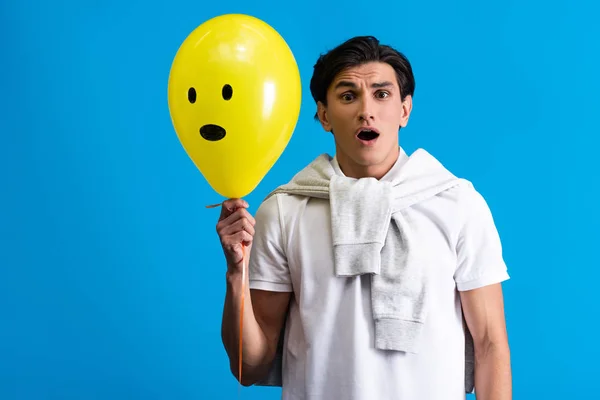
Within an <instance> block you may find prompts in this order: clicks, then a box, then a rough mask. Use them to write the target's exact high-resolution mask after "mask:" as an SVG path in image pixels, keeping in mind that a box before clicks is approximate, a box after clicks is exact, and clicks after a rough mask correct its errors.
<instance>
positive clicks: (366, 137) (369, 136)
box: [357, 129, 379, 142]
mask: <svg viewBox="0 0 600 400" xmlns="http://www.w3.org/2000/svg"><path fill="white" fill-rule="evenodd" d="M357 136H358V138H359V139H360V140H362V141H365V142H370V141H372V140H375V139H377V138H378V137H379V133H377V132H375V131H372V130H370V129H363V130H362V131H360V132H359V133H358V135H357Z"/></svg>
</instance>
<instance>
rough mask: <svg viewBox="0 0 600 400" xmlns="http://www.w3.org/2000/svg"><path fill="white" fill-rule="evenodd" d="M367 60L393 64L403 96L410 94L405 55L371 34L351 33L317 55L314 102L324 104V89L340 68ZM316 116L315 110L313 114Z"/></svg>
mask: <svg viewBox="0 0 600 400" xmlns="http://www.w3.org/2000/svg"><path fill="white" fill-rule="evenodd" d="M369 62H385V63H388V64H389V65H391V66H392V68H394V70H395V71H396V77H397V79H398V86H400V96H401V98H402V100H404V99H405V98H406V96H408V95H410V96H413V94H414V91H415V77H414V75H413V71H412V67H411V65H410V62H409V61H408V59H407V58H406V56H405V55H404V54H402V53H400V52H399V51H398V50H396V49H394V48H392V47H391V46H388V45H383V44H380V42H379V40H378V39H377V38H375V37H373V36H356V37H353V38H351V39H349V40H347V41H345V42H344V43H342V44H340V45H339V46H337V47H335V48H334V49H332V50H330V51H328V52H327V53H325V54H322V55H320V56H319V59H318V60H317V63H316V64H315V65H314V70H313V76H312V78H311V80H310V92H311V94H312V97H313V99H314V100H315V103H318V102H321V103H323V104H324V105H327V90H328V89H329V86H330V85H331V83H332V82H333V80H334V79H335V77H336V76H337V75H338V74H339V73H340V72H342V71H344V70H346V69H348V68H352V67H355V66H359V65H362V64H366V63H369ZM315 119H318V114H315Z"/></svg>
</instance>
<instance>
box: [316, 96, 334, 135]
mask: <svg viewBox="0 0 600 400" xmlns="http://www.w3.org/2000/svg"><path fill="white" fill-rule="evenodd" d="M317 116H318V117H319V122H321V126H322V127H323V129H325V130H326V131H327V132H331V124H330V123H329V119H328V117H327V106H326V105H325V104H323V103H322V102H320V101H319V102H317Z"/></svg>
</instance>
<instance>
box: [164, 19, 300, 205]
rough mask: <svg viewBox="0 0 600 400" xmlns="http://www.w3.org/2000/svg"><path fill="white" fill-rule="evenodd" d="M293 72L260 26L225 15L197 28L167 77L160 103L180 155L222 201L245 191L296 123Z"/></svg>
mask: <svg viewBox="0 0 600 400" xmlns="http://www.w3.org/2000/svg"><path fill="white" fill-rule="evenodd" d="M301 95H302V93H301V80H300V72H299V70H298V66H297V64H296V60H295V58H294V56H293V54H292V51H291V50H290V48H289V47H288V45H287V43H286V42H285V41H284V39H283V38H282V37H281V36H280V35H279V34H278V33H277V32H276V31H275V30H274V29H273V28H272V27H271V26H269V25H268V24H266V23H265V22H263V21H261V20H259V19H257V18H255V17H251V16H248V15H243V14H227V15H222V16H218V17H215V18H212V19H210V20H208V21H206V22H204V23H203V24H202V25H200V26H198V27H197V28H196V29H195V30H194V31H193V32H192V33H190V35H189V36H188V37H187V38H186V39H185V40H184V42H183V43H182V44H181V46H180V48H179V50H178V51H177V54H176V55H175V58H174V60H173V64H172V66H171V71H170V74H169V85H168V103H169V111H170V114H171V119H172V122H173V126H174V128H175V131H176V133H177V136H178V138H179V140H180V142H181V144H182V145H183V147H184V149H185V151H186V152H187V154H188V155H189V157H190V158H191V159H192V161H193V162H194V164H195V165H196V167H197V168H198V169H199V170H200V172H201V173H202V175H203V176H204V177H205V179H206V180H207V181H208V183H209V184H210V186H211V187H212V188H213V189H214V190H215V191H216V192H217V193H219V194H220V195H222V196H224V197H226V198H241V197H244V196H246V195H248V194H249V193H251V192H252V191H253V190H254V189H255V188H256V186H257V185H258V184H259V183H260V181H261V180H262V179H263V178H264V176H265V175H266V174H267V173H268V171H269V170H270V169H271V167H272V166H273V165H274V164H275V162H276V161H277V160H278V159H279V157H280V156H281V154H282V153H283V151H284V149H285V147H286V146H287V144H288V143H289V140H290V139H291V136H292V133H293V131H294V129H295V127H296V124H297V122H298V117H299V113H300V103H301Z"/></svg>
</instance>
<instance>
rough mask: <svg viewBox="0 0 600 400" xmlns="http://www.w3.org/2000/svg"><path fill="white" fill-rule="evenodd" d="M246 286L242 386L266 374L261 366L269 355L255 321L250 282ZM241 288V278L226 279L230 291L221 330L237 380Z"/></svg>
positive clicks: (233, 276)
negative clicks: (249, 287)
mask: <svg viewBox="0 0 600 400" xmlns="http://www.w3.org/2000/svg"><path fill="white" fill-rule="evenodd" d="M246 279H247V278H246ZM245 286H246V288H245V293H244V296H245V301H244V327H243V354H242V357H243V360H242V361H243V366H242V369H243V372H242V377H243V382H242V383H243V384H252V383H253V382H254V381H255V380H256V379H258V377H260V376H261V375H263V374H264V373H265V371H264V370H265V366H264V365H262V364H263V362H264V359H265V356H266V354H267V351H268V345H267V341H266V338H265V336H264V334H263V332H262V330H261V328H260V326H259V325H258V322H257V321H256V319H255V317H254V312H253V310H252V301H251V299H250V291H249V289H248V282H247V281H246V285H245ZM241 287H242V284H241V275H230V276H228V277H227V291H226V296H225V305H224V309H223V322H222V329H221V335H222V339H223V344H224V346H225V350H226V352H227V354H228V356H229V360H230V364H231V369H232V373H233V374H234V375H235V377H236V378H237V379H238V380H239V376H238V370H237V368H238V363H239V339H240V329H239V321H240V305H241V302H240V295H241Z"/></svg>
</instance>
